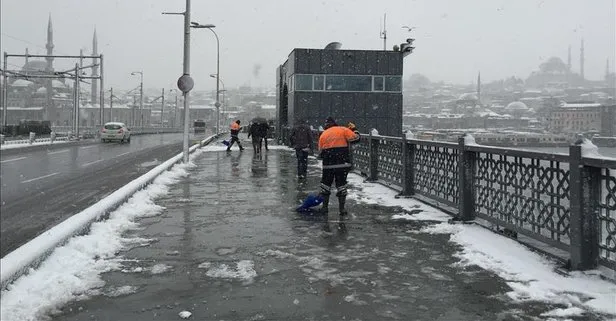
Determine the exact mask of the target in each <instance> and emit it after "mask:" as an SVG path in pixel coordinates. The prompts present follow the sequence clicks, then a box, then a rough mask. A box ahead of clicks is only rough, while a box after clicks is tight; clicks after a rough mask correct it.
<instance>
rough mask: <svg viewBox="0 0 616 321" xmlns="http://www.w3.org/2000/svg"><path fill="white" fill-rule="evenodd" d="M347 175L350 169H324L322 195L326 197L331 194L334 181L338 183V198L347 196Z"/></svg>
mask: <svg viewBox="0 0 616 321" xmlns="http://www.w3.org/2000/svg"><path fill="white" fill-rule="evenodd" d="M347 175H349V168H330V169H327V168H324V169H323V174H322V176H321V193H322V194H324V195H329V194H331V186H332V183H334V181H335V182H336V190H338V192H337V193H336V196H338V197H340V196H346V195H347Z"/></svg>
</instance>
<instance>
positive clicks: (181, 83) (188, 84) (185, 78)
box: [178, 75, 195, 93]
mask: <svg viewBox="0 0 616 321" xmlns="http://www.w3.org/2000/svg"><path fill="white" fill-rule="evenodd" d="M194 86H195V81H194V80H193V79H192V78H191V77H190V76H189V75H182V77H180V78H179V79H178V89H180V90H181V91H182V92H183V93H187V92H189V91H191V90H192V89H193V87H194Z"/></svg>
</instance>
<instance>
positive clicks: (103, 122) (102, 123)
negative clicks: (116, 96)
mask: <svg viewBox="0 0 616 321" xmlns="http://www.w3.org/2000/svg"><path fill="white" fill-rule="evenodd" d="M100 57H101V58H100V67H101V68H100V70H101V73H100V75H99V77H100V78H99V79H100V81H101V83H100V85H101V88H99V90H100V91H99V96H100V98H99V103H100V104H101V105H100V107H101V109H100V112H101V127H103V125H104V124H105V90H104V89H103V88H105V83H104V82H103V80H104V77H103V75H104V73H103V54H101V55H100ZM92 81H93V82H94V81H96V79H95V80H92ZM112 99H113V98H112ZM110 113H111V112H110ZM110 117H111V115H110Z"/></svg>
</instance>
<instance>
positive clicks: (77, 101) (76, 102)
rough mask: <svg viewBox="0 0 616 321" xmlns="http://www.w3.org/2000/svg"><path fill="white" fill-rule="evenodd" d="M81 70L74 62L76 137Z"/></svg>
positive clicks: (77, 133)
mask: <svg viewBox="0 0 616 321" xmlns="http://www.w3.org/2000/svg"><path fill="white" fill-rule="evenodd" d="M80 72H81V69H80V68H79V64H78V63H76V64H75V86H74V87H75V88H74V89H75V94H74V95H73V99H74V100H73V101H74V108H75V111H74V114H75V124H74V125H75V137H76V138H77V139H79V98H80V89H79V87H80V86H79V83H80V82H81V79H80V77H79V73H80Z"/></svg>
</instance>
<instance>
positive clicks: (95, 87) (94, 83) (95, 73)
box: [90, 28, 98, 104]
mask: <svg viewBox="0 0 616 321" xmlns="http://www.w3.org/2000/svg"><path fill="white" fill-rule="evenodd" d="M97 55H98V40H97V39H96V28H94V36H93V37H92V56H97ZM96 64H97V59H96V58H92V77H97V76H98V66H97V65H96ZM90 95H91V101H92V104H96V102H97V101H98V99H97V98H98V79H92V89H91V93H90Z"/></svg>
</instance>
